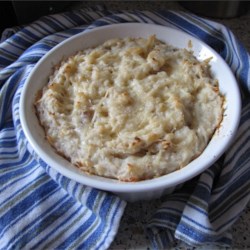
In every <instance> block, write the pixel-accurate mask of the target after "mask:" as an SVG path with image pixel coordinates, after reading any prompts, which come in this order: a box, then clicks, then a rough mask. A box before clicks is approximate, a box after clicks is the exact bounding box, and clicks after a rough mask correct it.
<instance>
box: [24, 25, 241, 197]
mask: <svg viewBox="0 0 250 250" xmlns="http://www.w3.org/2000/svg"><path fill="white" fill-rule="evenodd" d="M152 34H155V35H156V36H157V38H158V39H160V40H162V41H165V42H167V43H169V44H172V45H174V46H175V47H179V48H187V49H190V44H192V48H191V49H192V50H193V51H194V55H195V56H196V57H197V58H198V59H199V60H203V59H206V58H208V57H212V60H211V62H210V64H211V70H212V73H213V75H214V77H216V78H217V79H218V81H219V88H220V91H221V93H222V94H223V95H225V100H226V102H225V112H224V117H223V121H222V123H221V126H220V128H219V129H218V130H217V131H216V133H215V134H214V136H213V138H212V140H211V141H210V143H209V145H208V146H207V147H206V149H205V151H204V152H203V153H202V154H201V155H200V156H199V157H198V158H196V159H195V160H193V161H192V162H191V163H190V164H188V165H187V166H186V167H184V168H182V169H180V170H178V171H175V172H173V173H170V174H168V175H165V176H162V177H159V178H155V179H151V180H145V181H140V182H131V183H128V182H120V181H117V180H113V179H109V178H103V177H99V176H92V175H88V174H85V173H83V172H81V171H79V169H77V168H76V167H74V166H72V165H71V164H70V163H69V162H68V161H67V160H66V159H64V158H63V157H61V156H60V155H58V154H57V153H56V152H55V150H54V149H53V148H52V147H51V146H50V145H49V143H48V142H47V141H46V139H45V136H44V131H43V129H42V127H41V126H40V125H39V122H38V119H37V116H36V114H35V109H34V105H33V103H34V99H35V96H36V94H37V92H38V91H39V90H40V89H42V87H43V86H44V85H45V84H46V83H47V82H48V77H49V75H50V74H51V73H52V68H53V66H54V65H57V64H58V63H59V62H60V61H61V60H62V59H63V58H66V57H68V56H70V55H72V54H74V53H75V52H76V51H78V50H82V49H84V48H88V47H92V46H95V45H98V44H101V43H103V42H104V41H106V40H107V39H110V38H117V37H128V36H130V37H148V36H149V35H152ZM240 109H241V100H240V93H239V89H238V85H237V82H236V80H235V77H234V75H233V74H232V72H231V70H230V68H229V67H228V65H227V64H226V63H225V61H224V60H223V59H222V58H221V57H220V56H219V55H218V54H217V53H216V52H215V51H214V50H213V49H211V48H210V47H209V46H208V45H206V44H205V43H203V42H202V41H200V40H198V39H196V38H194V37H192V36H190V35H188V34H186V33H184V32H181V31H178V30H175V29H172V28H168V27H164V26H160V25H153V24H141V23H126V24H114V25H108V26H103V27H100V28H95V29H93V30H90V31H86V32H83V33H80V34H78V35H75V36H72V37H71V38H69V39H67V40H66V41H64V42H62V43H60V44H59V45H58V46H56V47H55V48H53V49H52V50H51V51H49V52H48V53H47V54H46V55H45V56H44V57H43V58H42V59H41V60H40V61H39V62H38V63H37V65H36V66H35V67H34V69H33V71H32V72H31V74H30V75H29V77H28V79H27V81H26V82H25V85H24V88H23V91H22V94H21V101H20V117H21V124H22V128H23V130H24V133H25V136H26V137H27V139H28V141H29V143H30V144H31V146H32V148H33V149H34V150H35V152H36V153H37V154H38V155H39V156H40V157H41V158H42V159H43V161H45V162H46V163H47V164H49V165H50V166H51V167H52V168H54V169H55V170H57V171H58V172H60V173H61V174H63V175H64V176H66V177H68V178H70V179H73V180H75V181H77V182H80V183H82V184H85V185H88V186H91V187H95V188H98V189H101V190H105V191H110V192H113V193H115V194H117V195H119V196H120V197H122V198H123V199H126V200H128V201H137V200H146V199H153V198H157V197H159V196H161V195H162V194H164V193H166V192H168V193H169V192H172V190H173V189H174V188H175V187H176V186H177V185H179V184H182V183H184V182H185V181H187V180H189V179H191V178H193V177H194V176H196V175H198V174H200V173H201V172H203V171H204V170H205V169H207V168H208V167H209V166H211V165H212V164H213V163H214V162H215V161H216V160H217V159H218V158H219V157H220V156H221V155H222V154H223V152H225V150H226V149H227V148H228V146H229V145H230V143H231V142H232V139H233V138H234V135H235V133H236V130H237V127H238V123H239V118H240Z"/></svg>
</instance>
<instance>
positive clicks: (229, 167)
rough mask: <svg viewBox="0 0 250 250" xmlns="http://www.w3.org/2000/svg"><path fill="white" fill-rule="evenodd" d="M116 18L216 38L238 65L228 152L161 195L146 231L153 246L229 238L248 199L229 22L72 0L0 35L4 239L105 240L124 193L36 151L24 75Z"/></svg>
mask: <svg viewBox="0 0 250 250" xmlns="http://www.w3.org/2000/svg"><path fill="white" fill-rule="evenodd" d="M120 22H145V23H157V24H160V25H165V26H170V27H173V28H176V29H179V30H182V31H185V32H187V33H189V34H191V35H193V36H196V37H198V38H200V39H201V40H203V41H204V42H206V43H207V44H209V45H210V46H211V47H212V48H214V49H215V50H216V51H217V52H218V53H219V54H220V55H221V56H222V57H223V58H224V59H225V60H226V61H227V63H228V64H229V66H230V67H231V69H232V71H233V72H234V73H235V76H236V77H237V80H238V82H239V85H240V87H241V90H242V96H243V110H242V116H241V124H240V128H239V132H238V135H237V138H236V139H235V142H234V144H233V145H232V147H231V148H230V149H229V150H228V152H227V153H226V154H225V155H224V156H223V157H221V159H220V160H219V161H218V162H217V163H216V164H214V166H212V167H211V168H209V169H208V170H207V171H205V172H204V173H203V174H201V175H200V176H198V177H196V178H195V179H193V180H191V181H189V182H187V183H186V184H185V185H184V186H183V188H182V189H180V190H178V191H176V192H175V193H173V194H172V195H170V196H167V197H166V198H165V199H166V201H165V202H164V198H163V199H162V200H163V203H162V206H161V207H160V208H159V210H157V211H156V212H155V214H154V215H152V219H151V221H150V222H149V224H148V228H147V231H148V234H149V237H150V239H151V240H152V243H153V246H154V248H156V249H163V248H167V247H168V246H169V244H170V243H171V242H172V241H173V240H174V239H180V240H183V241H185V242H187V243H189V244H191V245H199V244H205V243H217V244H222V245H230V241H231V238H230V234H229V233H228V229H229V228H230V226H231V225H232V224H233V223H234V222H235V220H236V219H237V217H238V216H239V214H240V212H242V211H243V209H244V207H245V206H246V204H247V202H248V201H249V183H250V182H249V179H250V178H249V177H250V168H249V163H250V161H249V160H250V144H249V135H250V129H249V126H250V122H249V121H250V103H249V100H250V99H249V98H250V97H249V90H250V81H249V79H250V77H249V55H248V53H247V51H246V50H245V49H244V47H243V46H242V45H241V44H240V42H239V41H237V39H236V38H235V37H234V35H233V34H232V33H231V32H230V30H228V29H227V28H226V27H224V26H222V25H220V24H217V23H215V22H211V21H208V20H206V19H202V18H199V17H197V16H195V15H192V14H187V13H183V12H171V11H155V12H149V11H130V12H124V11H121V12H117V11H108V10H104V9H103V10H100V9H96V10H91V9H88V10H76V11H71V12H66V13H62V14H56V15H52V16H46V17H42V18H41V19H39V20H37V21H35V22H33V23H31V24H30V25H28V26H25V27H21V28H20V27H19V28H15V29H13V30H12V29H8V30H6V31H5V32H4V34H3V37H2V42H1V43H0V88H1V91H0V190H1V191H0V192H1V193H0V194H1V196H0V249H54V248H57V249H68V248H77V249H107V248H108V247H109V246H110V244H111V242H112V241H113V239H114V237H115V234H116V232H117V230H118V228H119V222H120V219H121V217H122V214H123V211H124V208H125V206H126V202H124V201H122V200H121V199H119V198H118V197H115V196H114V195H112V194H109V193H105V192H102V191H99V190H96V189H93V188H90V187H86V186H83V185H80V184H78V183H76V182H74V181H72V180H69V179H68V178H66V177H64V176H62V175H60V174H59V173H57V172H56V171H55V170H53V169H52V168H50V167H49V166H48V165H46V164H45V163H44V162H43V161H42V160H41V159H39V157H38V156H37V155H35V154H34V152H33V151H32V149H31V148H30V146H29V144H28V143H27V141H26V139H25V137H24V134H23V131H22V128H21V125H20V117H19V100H20V93H21V91H22V87H23V85H24V82H25V79H26V78H27V76H28V75H29V74H30V72H31V70H32V69H33V67H34V66H35V64H36V63H37V61H38V60H39V59H40V58H41V57H42V56H43V55H45V54H46V53H47V52H48V51H49V50H50V49H51V48H53V47H54V46H55V45H57V44H58V43H60V42H61V41H63V40H65V39H67V38H68V37H70V36H72V35H74V34H77V33H79V32H83V31H86V30H89V29H93V28H95V27H98V26H102V25H109V24H111V23H120Z"/></svg>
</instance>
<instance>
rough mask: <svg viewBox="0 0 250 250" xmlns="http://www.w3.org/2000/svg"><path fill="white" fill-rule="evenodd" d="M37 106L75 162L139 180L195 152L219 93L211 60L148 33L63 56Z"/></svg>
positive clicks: (213, 124)
mask: <svg viewBox="0 0 250 250" xmlns="http://www.w3.org/2000/svg"><path fill="white" fill-rule="evenodd" d="M35 107H36V110H37V114H38V117H39V120H40V123H41V125H42V126H43V127H44V129H45V132H46V138H47V139H48V141H49V143H50V144H51V145H52V146H53V147H54V148H55V149H56V151H57V152H58V153H59V154H61V155H62V156H64V157H65V158H67V159H68V160H69V161H70V162H71V163H72V164H73V165H75V166H77V167H78V168H80V169H81V170H83V171H84V172H87V173H90V174H95V175H100V176H105V177H109V178H115V179H119V180H121V181H139V180H144V179H150V178H155V177H158V176H161V175H165V174H167V173H170V172H173V171H176V170H178V169H180V168H182V167H184V166H186V165H187V164H188V163H189V162H190V161H192V160H193V159H194V158H196V157H197V156H199V155H200V154H201V153H202V151H203V150H204V149H205V147H206V146H207V144H208V142H209V140H210V139H211V137H212V135H213V134H214V132H215V130H216V128H217V127H218V126H219V124H220V122H221V119H222V116H223V97H222V96H221V94H220V93H219V88H218V82H217V80H216V79H214V78H213V77H212V76H211V73H210V68H209V60H205V61H203V62H199V61H198V60H197V59H196V58H195V57H194V55H193V53H192V51H189V50H186V49H177V48H174V47H172V46H170V45H168V44H166V43H163V42H161V41H159V40H157V39H156V37H155V36H151V37H149V38H148V39H144V38H124V39H112V40H109V41H106V42H105V43H104V44H102V45H100V46H97V47H95V48H90V49H86V50H83V51H80V52H78V53H77V54H75V55H73V56H71V57H69V58H68V59H66V60H64V61H63V62H62V63H61V64H60V65H59V66H58V67H57V68H56V69H55V70H54V72H53V74H52V75H51V77H50V79H49V83H48V85H47V86H45V87H44V89H43V90H42V93H41V94H40V95H39V96H38V97H37V100H36V103H35Z"/></svg>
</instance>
